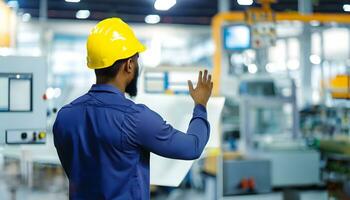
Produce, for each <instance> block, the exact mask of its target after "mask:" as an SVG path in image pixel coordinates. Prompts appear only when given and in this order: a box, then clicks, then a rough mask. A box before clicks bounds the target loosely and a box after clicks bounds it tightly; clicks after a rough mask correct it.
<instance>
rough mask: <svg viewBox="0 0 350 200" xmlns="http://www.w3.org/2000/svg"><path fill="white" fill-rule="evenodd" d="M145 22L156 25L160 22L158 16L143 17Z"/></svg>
mask: <svg viewBox="0 0 350 200" xmlns="http://www.w3.org/2000/svg"><path fill="white" fill-rule="evenodd" d="M145 22H146V23H147V24H158V23H159V22H160V17H159V15H147V16H146V17H145Z"/></svg>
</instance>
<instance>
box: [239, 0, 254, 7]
mask: <svg viewBox="0 0 350 200" xmlns="http://www.w3.org/2000/svg"><path fill="white" fill-rule="evenodd" d="M237 3H238V4H239V5H241V6H250V5H252V4H253V0H237Z"/></svg>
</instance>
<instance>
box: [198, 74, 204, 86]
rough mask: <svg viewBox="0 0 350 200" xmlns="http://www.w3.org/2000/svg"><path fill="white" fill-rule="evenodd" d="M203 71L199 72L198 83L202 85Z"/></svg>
mask: <svg viewBox="0 0 350 200" xmlns="http://www.w3.org/2000/svg"><path fill="white" fill-rule="evenodd" d="M202 80H203V79H202V71H199V73H198V83H197V84H201V83H202Z"/></svg>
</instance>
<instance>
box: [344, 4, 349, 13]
mask: <svg viewBox="0 0 350 200" xmlns="http://www.w3.org/2000/svg"><path fill="white" fill-rule="evenodd" d="M343 10H344V11H345V12H350V4H344V5H343Z"/></svg>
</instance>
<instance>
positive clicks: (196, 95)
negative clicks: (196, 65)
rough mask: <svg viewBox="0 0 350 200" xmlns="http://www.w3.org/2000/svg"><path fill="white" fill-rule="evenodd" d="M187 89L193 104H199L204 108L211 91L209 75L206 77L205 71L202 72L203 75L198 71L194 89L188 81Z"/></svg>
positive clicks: (211, 84) (211, 85)
mask: <svg viewBox="0 0 350 200" xmlns="http://www.w3.org/2000/svg"><path fill="white" fill-rule="evenodd" d="M188 88H189V91H190V95H191V97H192V99H193V101H194V102H195V104H201V105H203V106H204V107H206V106H207V102H208V100H209V98H210V95H211V91H212V89H213V82H212V81H211V75H210V74H209V75H208V71H207V70H204V74H203V73H202V71H200V72H199V74H198V82H197V86H196V88H194V87H193V83H192V81H190V80H189V81H188Z"/></svg>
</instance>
